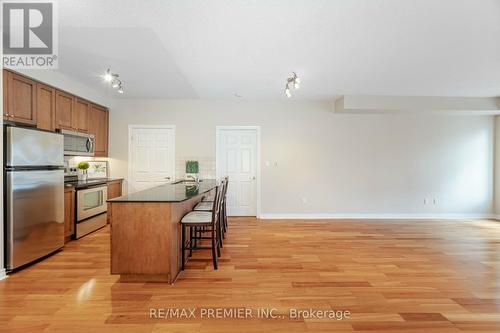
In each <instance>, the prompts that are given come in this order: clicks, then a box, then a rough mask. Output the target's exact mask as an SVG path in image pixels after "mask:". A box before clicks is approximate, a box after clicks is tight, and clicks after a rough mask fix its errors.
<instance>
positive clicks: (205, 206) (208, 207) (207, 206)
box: [193, 201, 214, 211]
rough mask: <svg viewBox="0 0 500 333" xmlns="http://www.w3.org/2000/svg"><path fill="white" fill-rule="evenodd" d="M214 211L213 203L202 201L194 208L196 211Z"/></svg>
mask: <svg viewBox="0 0 500 333" xmlns="http://www.w3.org/2000/svg"><path fill="white" fill-rule="evenodd" d="M212 209H214V202H213V201H202V202H200V203H199V204H197V205H196V206H194V208H193V210H195V211H200V210H201V211H212Z"/></svg>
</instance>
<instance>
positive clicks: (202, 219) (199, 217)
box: [181, 211, 212, 224]
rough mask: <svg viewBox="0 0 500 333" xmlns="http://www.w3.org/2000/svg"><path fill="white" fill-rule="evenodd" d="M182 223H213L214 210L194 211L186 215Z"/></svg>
mask: <svg viewBox="0 0 500 333" xmlns="http://www.w3.org/2000/svg"><path fill="white" fill-rule="evenodd" d="M181 223H189V224H195V223H196V224H197V223H199V224H203V223H205V224H211V223H212V212H206V211H205V212H203V211H192V212H189V213H187V214H186V215H184V217H183V218H182V220H181Z"/></svg>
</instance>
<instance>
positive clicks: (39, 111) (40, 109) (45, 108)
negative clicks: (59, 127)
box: [36, 83, 56, 131]
mask: <svg viewBox="0 0 500 333" xmlns="http://www.w3.org/2000/svg"><path fill="white" fill-rule="evenodd" d="M55 114H56V90H55V89H54V88H52V87H49V86H46V85H44V84H41V83H38V84H37V95H36V127H38V128H41V129H44V130H48V131H54V130H55V126H56V120H55Z"/></svg>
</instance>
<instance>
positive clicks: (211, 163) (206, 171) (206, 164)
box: [175, 156, 215, 179]
mask: <svg viewBox="0 0 500 333" xmlns="http://www.w3.org/2000/svg"><path fill="white" fill-rule="evenodd" d="M186 161H198V164H199V177H200V179H213V178H215V159H214V158H213V157H207V156H205V157H200V156H183V157H180V158H178V159H177V160H176V161H175V178H177V179H184V178H185V177H186Z"/></svg>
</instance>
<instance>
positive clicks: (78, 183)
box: [64, 178, 123, 189]
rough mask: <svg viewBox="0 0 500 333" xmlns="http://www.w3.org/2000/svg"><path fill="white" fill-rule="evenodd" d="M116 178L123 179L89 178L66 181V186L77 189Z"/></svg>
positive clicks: (101, 183)
mask: <svg viewBox="0 0 500 333" xmlns="http://www.w3.org/2000/svg"><path fill="white" fill-rule="evenodd" d="M115 180H123V178H99V179H88V180H74V181H65V182H64V187H74V188H76V189H83V188H86V187H90V186H95V185H103V184H106V183H109V182H112V181H115Z"/></svg>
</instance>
